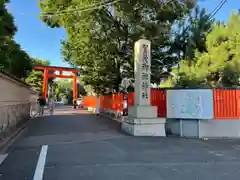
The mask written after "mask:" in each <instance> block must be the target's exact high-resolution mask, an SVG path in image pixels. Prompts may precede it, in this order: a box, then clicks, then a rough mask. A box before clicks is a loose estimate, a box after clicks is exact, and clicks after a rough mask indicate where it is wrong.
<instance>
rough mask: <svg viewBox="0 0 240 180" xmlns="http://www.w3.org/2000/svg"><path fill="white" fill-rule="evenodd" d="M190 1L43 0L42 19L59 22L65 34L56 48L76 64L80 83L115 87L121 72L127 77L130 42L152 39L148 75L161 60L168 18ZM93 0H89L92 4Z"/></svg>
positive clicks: (103, 89) (104, 90) (130, 68)
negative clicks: (150, 63) (60, 46)
mask: <svg viewBox="0 0 240 180" xmlns="http://www.w3.org/2000/svg"><path fill="white" fill-rule="evenodd" d="M189 2H193V1H192V0H191V1H185V3H182V1H178V0H171V1H166V2H163V1H155V0H132V1H122V0H118V1H116V0H115V1H114V0H111V1H110V0H109V1H102V0H90V1H89V0H83V1H71V0H70V1H66V0H45V1H40V7H41V10H42V13H43V16H42V20H43V21H44V22H45V23H46V24H48V25H49V26H50V27H60V26H63V27H65V29H66V32H67V34H68V38H67V40H66V41H63V42H62V44H63V47H62V54H63V56H64V58H65V60H66V61H68V62H69V63H70V64H73V65H77V66H79V67H80V68H81V75H82V76H83V80H84V83H85V84H89V85H91V86H92V87H93V89H94V90H95V92H97V93H108V92H113V91H118V87H119V84H120V83H121V80H122V78H123V77H128V78H132V77H133V64H134V63H133V47H134V42H135V41H137V40H138V39H140V38H146V39H149V40H150V41H151V42H152V54H153V55H152V57H153V58H152V77H153V78H152V80H153V81H158V82H159V81H160V79H159V76H158V74H159V72H160V71H162V67H163V66H165V65H166V64H174V63H176V62H174V61H173V59H172V58H168V60H167V61H166V58H164V57H166V54H165V49H166V45H168V44H169V43H168V41H169V39H170V36H171V34H170V30H171V27H172V24H173V23H174V22H175V21H176V20H177V19H179V18H181V17H183V16H184V14H185V13H186V12H187V11H188V9H187V6H186V4H187V3H188V4H187V5H188V6H190V5H191V3H190V4H189ZM93 4H94V5H93Z"/></svg>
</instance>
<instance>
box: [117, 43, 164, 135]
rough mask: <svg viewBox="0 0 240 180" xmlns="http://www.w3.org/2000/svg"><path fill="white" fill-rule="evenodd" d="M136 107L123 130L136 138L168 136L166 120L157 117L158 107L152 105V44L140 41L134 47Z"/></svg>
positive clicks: (130, 111)
mask: <svg viewBox="0 0 240 180" xmlns="http://www.w3.org/2000/svg"><path fill="white" fill-rule="evenodd" d="M134 78H135V86H134V92H135V93H134V106H132V107H130V108H129V111H128V119H125V120H124V121H123V123H122V129H123V130H124V131H126V132H127V133H129V134H132V135H135V136H166V133H165V118H158V117H157V107H155V106H152V105H151V94H150V90H151V89H150V83H151V42H150V41H148V40H145V39H140V40H138V41H137V42H136V43H135V47H134Z"/></svg>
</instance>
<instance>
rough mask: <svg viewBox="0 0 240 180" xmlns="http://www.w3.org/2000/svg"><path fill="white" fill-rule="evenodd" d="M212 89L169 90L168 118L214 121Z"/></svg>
mask: <svg viewBox="0 0 240 180" xmlns="http://www.w3.org/2000/svg"><path fill="white" fill-rule="evenodd" d="M213 114H214V113H213V91H212V90H211V89H178V90H177V89H176V90H167V118H178V119H213Z"/></svg>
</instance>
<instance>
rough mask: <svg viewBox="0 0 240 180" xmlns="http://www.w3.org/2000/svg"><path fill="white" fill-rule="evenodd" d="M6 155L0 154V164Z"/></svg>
mask: <svg viewBox="0 0 240 180" xmlns="http://www.w3.org/2000/svg"><path fill="white" fill-rule="evenodd" d="M7 156H8V154H0V165H1V164H2V162H3V161H4V160H5V159H6V157H7Z"/></svg>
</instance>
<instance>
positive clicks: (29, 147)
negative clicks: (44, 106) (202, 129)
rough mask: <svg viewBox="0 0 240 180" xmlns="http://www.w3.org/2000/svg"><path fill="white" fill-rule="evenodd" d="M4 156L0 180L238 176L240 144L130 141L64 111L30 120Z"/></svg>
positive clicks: (105, 124) (114, 129)
mask: <svg viewBox="0 0 240 180" xmlns="http://www.w3.org/2000/svg"><path fill="white" fill-rule="evenodd" d="M5 156H7V157H6V158H5V159H4V155H1V156H0V159H4V160H3V162H2V164H1V166H0V180H42V179H44V180H226V179H227V180H238V179H239V177H240V161H239V160H240V159H239V158H240V140H237V139H235V140H208V141H203V140H195V139H183V138H176V137H168V138H151V137H132V136H128V135H125V134H124V133H122V132H121V131H120V125H119V124H118V123H117V122H114V121H111V120H108V119H106V118H103V117H97V116H95V115H92V114H89V113H88V112H85V111H80V110H73V109H71V108H65V107H61V108H59V109H58V110H57V112H56V115H54V116H45V117H41V118H36V119H33V120H31V123H30V124H29V126H28V128H27V129H26V130H25V132H23V133H22V135H21V136H20V137H19V138H18V139H17V140H16V141H15V142H14V143H13V144H12V146H11V147H10V148H9V151H8V152H7V154H5ZM0 162H1V161H0Z"/></svg>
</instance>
